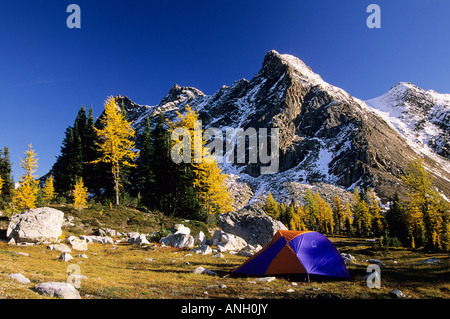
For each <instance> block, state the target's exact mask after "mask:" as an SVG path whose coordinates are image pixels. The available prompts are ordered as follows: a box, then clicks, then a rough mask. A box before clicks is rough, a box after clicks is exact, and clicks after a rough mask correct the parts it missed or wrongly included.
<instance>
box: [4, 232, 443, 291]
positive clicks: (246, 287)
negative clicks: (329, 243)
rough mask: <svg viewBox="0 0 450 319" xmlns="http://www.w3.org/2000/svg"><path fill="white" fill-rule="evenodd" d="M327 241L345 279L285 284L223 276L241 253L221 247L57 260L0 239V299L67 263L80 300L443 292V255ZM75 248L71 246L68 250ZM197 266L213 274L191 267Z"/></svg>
mask: <svg viewBox="0 0 450 319" xmlns="http://www.w3.org/2000/svg"><path fill="white" fill-rule="evenodd" d="M332 240H333V241H334V242H335V244H336V246H337V247H338V249H339V250H340V251H341V252H349V253H351V254H352V255H354V256H355V257H356V258H357V262H355V263H353V264H350V265H348V268H349V271H350V273H351V275H352V280H351V281H338V282H320V283H319V282H312V283H304V282H303V283H292V282H290V281H288V280H287V279H283V278H277V279H276V280H275V281H272V282H256V283H254V282H255V278H251V277H250V278H233V277H226V275H227V274H228V273H230V272H231V271H232V270H233V269H235V268H236V267H237V266H239V265H240V264H241V263H242V262H244V261H245V260H246V258H245V257H241V256H236V255H231V254H225V258H223V259H215V258H212V257H211V255H208V256H201V255H197V254H195V253H192V252H189V251H187V250H179V249H174V248H168V247H164V248H163V247H159V246H156V248H154V249H150V248H141V247H139V246H132V245H129V244H118V245H115V246H112V245H100V244H91V245H89V249H88V251H87V252H85V253H86V255H87V256H88V259H82V258H75V259H74V260H72V261H71V262H63V261H61V260H59V259H58V257H59V255H60V253H58V252H55V251H51V250H48V249H46V246H45V245H37V246H10V245H7V244H5V243H0V298H44V297H43V296H41V295H38V294H37V293H35V292H34V291H33V290H32V289H31V288H33V287H34V286H36V285H37V284H39V283H41V282H47V281H61V282H65V281H66V280H67V278H68V272H67V267H68V266H69V265H71V264H76V265H78V266H79V267H80V270H81V275H84V276H87V277H88V279H86V280H85V279H83V280H82V281H81V284H80V288H79V292H80V294H81V296H82V298H86V299H97V298H101V299H114V298H120V299H128V298H132V299H138V298H152V299H153V298H169V299H185V298H389V297H388V294H389V292H390V291H391V290H392V289H400V290H402V291H403V293H404V294H405V295H406V296H408V297H410V298H449V297H450V276H449V258H448V255H446V254H423V253H421V252H417V251H411V250H408V249H404V248H391V249H379V248H377V247H375V245H374V244H372V243H370V244H368V243H366V242H365V241H364V240H362V239H347V238H332ZM18 252H23V253H28V254H29V256H24V255H20V254H17V253H18ZM77 254H78V252H75V251H73V252H72V256H75V255H77ZM430 256H433V257H437V258H440V259H441V263H439V264H434V265H426V264H421V263H420V260H423V259H425V258H428V257H430ZM370 258H377V259H380V260H381V261H382V262H383V264H384V265H383V266H381V271H382V273H381V288H380V289H369V288H368V287H367V285H366V283H365V281H364V280H363V279H362V276H364V275H365V274H366V272H365V271H366V268H367V265H368V263H367V262H366V260H367V259H370ZM394 260H395V261H397V263H395V262H394ZM198 266H203V267H205V268H207V269H209V270H212V271H214V272H216V273H217V274H216V276H210V275H205V274H201V275H196V274H193V273H192V271H193V269H195V268H196V267H198ZM12 273H22V274H23V275H24V276H25V277H27V278H29V279H30V280H31V282H30V283H29V284H26V285H23V284H20V283H18V282H16V281H14V280H12V279H11V278H9V277H8V275H9V274H12ZM221 285H225V286H226V288H221V287H220V286H221ZM288 290H291V291H290V292H288ZM292 290H293V291H292Z"/></svg>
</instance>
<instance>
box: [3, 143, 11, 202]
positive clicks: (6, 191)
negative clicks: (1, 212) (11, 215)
mask: <svg viewBox="0 0 450 319" xmlns="http://www.w3.org/2000/svg"><path fill="white" fill-rule="evenodd" d="M0 177H1V178H2V180H3V185H2V187H1V190H0V207H1V205H3V206H6V205H7V204H8V203H9V202H11V199H12V191H13V190H14V182H13V179H12V177H11V162H10V159H9V149H8V147H6V146H5V147H4V148H3V150H1V149H0Z"/></svg>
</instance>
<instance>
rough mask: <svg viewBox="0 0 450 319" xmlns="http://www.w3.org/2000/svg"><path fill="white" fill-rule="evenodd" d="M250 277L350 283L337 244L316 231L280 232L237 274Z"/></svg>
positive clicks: (239, 268) (241, 267)
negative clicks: (297, 277) (291, 276)
mask: <svg viewBox="0 0 450 319" xmlns="http://www.w3.org/2000/svg"><path fill="white" fill-rule="evenodd" d="M233 273H234V274H247V275H257V276H260V275H303V276H304V277H306V278H308V279H310V278H311V277H313V278H317V279H319V278H321V279H323V278H324V277H325V278H328V279H349V278H350V275H349V273H348V270H347V267H346V266H345V263H344V260H343V259H342V257H341V255H340V253H339V252H338V250H337V249H336V247H335V246H334V245H333V243H332V242H331V241H330V240H329V239H328V238H326V237H325V236H323V235H322V234H320V233H318V232H315V231H290V230H280V231H278V232H277V233H276V234H275V235H274V237H273V239H272V241H271V242H270V243H268V244H267V245H266V246H265V247H264V248H263V249H261V250H260V251H259V252H258V253H257V254H256V255H254V256H253V257H251V258H250V259H248V260H247V261H246V262H245V263H244V264H242V265H241V266H240V267H238V268H237V269H236V270H234V272H233Z"/></svg>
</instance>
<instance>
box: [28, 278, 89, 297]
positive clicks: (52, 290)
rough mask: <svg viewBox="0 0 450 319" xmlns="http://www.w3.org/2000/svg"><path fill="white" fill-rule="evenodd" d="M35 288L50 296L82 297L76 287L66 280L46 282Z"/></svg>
mask: <svg viewBox="0 0 450 319" xmlns="http://www.w3.org/2000/svg"><path fill="white" fill-rule="evenodd" d="M34 290H35V291H36V292H37V293H39V294H41V295H46V296H50V297H58V298H63V299H81V297H80V294H79V292H78V291H77V290H76V289H75V287H74V286H72V285H71V284H68V283H64V282H44V283H41V284H39V285H37V286H36V287H34Z"/></svg>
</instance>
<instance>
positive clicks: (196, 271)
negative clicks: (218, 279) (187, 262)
mask: <svg viewBox="0 0 450 319" xmlns="http://www.w3.org/2000/svg"><path fill="white" fill-rule="evenodd" d="M193 273H194V274H197V275H199V274H207V275H212V276H214V275H215V274H216V273H215V272H214V271H212V270H209V269H206V268H204V267H197V268H195V269H194V271H193Z"/></svg>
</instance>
